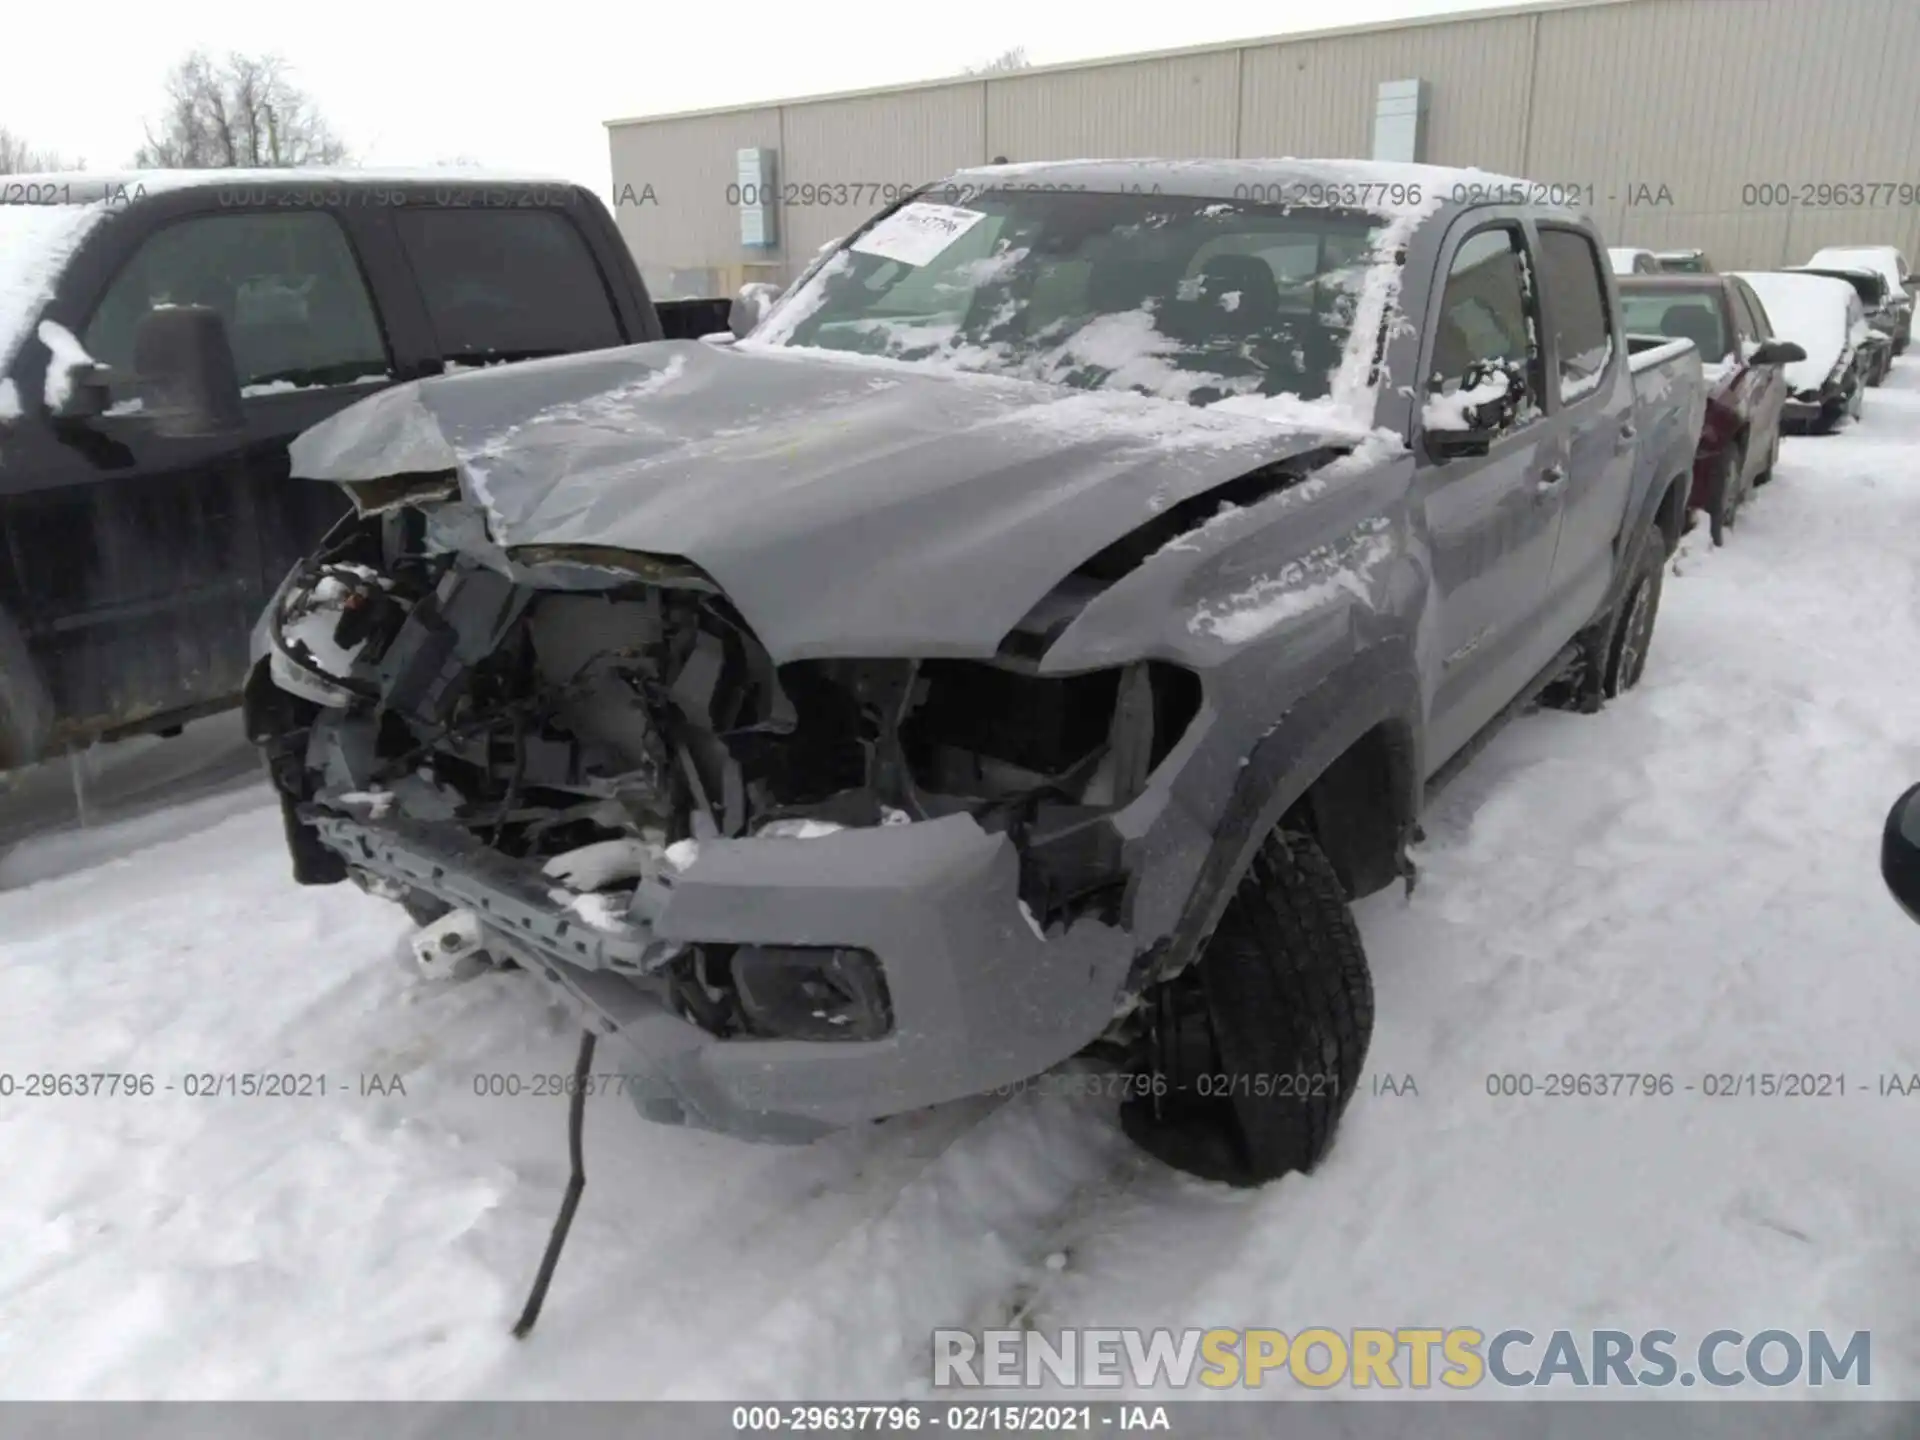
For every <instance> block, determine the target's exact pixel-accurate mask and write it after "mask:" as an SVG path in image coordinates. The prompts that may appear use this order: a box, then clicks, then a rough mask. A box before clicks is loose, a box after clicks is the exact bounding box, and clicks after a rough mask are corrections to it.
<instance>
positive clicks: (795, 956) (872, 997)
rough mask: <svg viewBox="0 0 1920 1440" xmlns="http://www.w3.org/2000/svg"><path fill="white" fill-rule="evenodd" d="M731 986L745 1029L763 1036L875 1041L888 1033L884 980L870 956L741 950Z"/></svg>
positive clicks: (807, 949)
mask: <svg viewBox="0 0 1920 1440" xmlns="http://www.w3.org/2000/svg"><path fill="white" fill-rule="evenodd" d="M733 984H734V990H735V992H736V993H737V994H738V996H739V998H740V1009H741V1011H742V1012H743V1013H744V1015H745V1016H746V1020H747V1024H748V1026H749V1027H750V1028H751V1029H752V1031H753V1032H754V1033H755V1034H756V1035H760V1036H763V1037H772V1038H777V1039H782V1040H878V1039H879V1038H880V1037H881V1036H883V1035H885V1034H886V1033H887V1032H888V1031H889V1030H891V1029H892V1028H893V1004H892V1001H891V999H890V998H889V996H888V994H887V981H886V976H885V975H884V974H883V973H882V972H881V969H880V962H879V960H878V958H877V957H875V956H874V955H873V953H872V952H871V951H867V950H850V949H842V948H839V947H834V946H825V945H742V946H741V947H740V948H739V949H738V950H736V951H735V952H734V954H733Z"/></svg>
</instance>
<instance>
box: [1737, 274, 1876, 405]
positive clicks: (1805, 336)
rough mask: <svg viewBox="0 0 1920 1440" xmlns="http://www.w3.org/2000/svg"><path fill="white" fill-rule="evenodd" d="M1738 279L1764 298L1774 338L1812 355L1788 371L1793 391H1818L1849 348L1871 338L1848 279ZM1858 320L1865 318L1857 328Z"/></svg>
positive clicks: (1748, 276)
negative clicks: (1796, 346)
mask: <svg viewBox="0 0 1920 1440" xmlns="http://www.w3.org/2000/svg"><path fill="white" fill-rule="evenodd" d="M1735 274H1737V275H1738V276H1739V278H1740V279H1742V280H1744V281H1746V282H1747V284H1749V285H1751V286H1752V287H1753V292H1754V294H1756V295H1758V296H1759V297H1760V303H1761V304H1762V305H1763V306H1765V307H1766V311H1767V323H1768V324H1770V325H1771V326H1772V327H1773V333H1774V335H1775V336H1776V337H1777V338H1779V339H1781V340H1791V341H1793V343H1794V344H1796V345H1798V346H1799V347H1800V348H1801V349H1802V350H1805V351H1806V352H1807V358H1806V359H1804V360H1796V361H1794V362H1793V363H1792V364H1791V365H1789V366H1787V385H1788V388H1790V389H1793V390H1812V389H1818V388H1819V387H1820V385H1821V384H1822V383H1824V382H1825V380H1826V378H1827V376H1828V375H1830V374H1832V373H1833V367H1834V366H1835V365H1837V364H1838V363H1839V361H1840V356H1841V354H1842V353H1843V352H1844V351H1845V350H1846V348H1847V347H1848V346H1849V345H1857V344H1859V343H1860V341H1861V340H1863V339H1865V338H1866V332H1867V324H1866V320H1865V318H1864V317H1861V316H1860V296H1859V295H1858V293H1856V292H1855V290H1854V288H1853V287H1852V286H1851V285H1849V284H1847V282H1846V281H1844V280H1835V279H1832V278H1831V277H1829V276H1826V275H1787V274H1783V273H1781V272H1779V271H1772V270H1740V271H1736V272H1735ZM1855 317H1860V318H1859V319H1858V320H1857V323H1856V320H1855Z"/></svg>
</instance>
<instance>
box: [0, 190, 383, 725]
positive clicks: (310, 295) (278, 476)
mask: <svg viewBox="0 0 1920 1440" xmlns="http://www.w3.org/2000/svg"><path fill="white" fill-rule="evenodd" d="M154 203H155V204H156V205H160V206H162V207H163V208H161V209H160V211H159V212H158V213H155V214H148V213H147V212H145V211H143V210H139V209H133V210H129V211H128V212H126V214H124V215H122V216H118V217H116V218H115V219H114V221H113V222H112V227H113V228H112V229H111V231H110V232H109V233H108V234H107V235H106V237H105V240H104V242H102V245H101V246H96V247H95V248H93V249H92V251H91V253H88V254H85V255H84V257H83V258H84V260H85V263H84V264H82V263H81V261H80V260H79V259H77V260H76V263H75V266H74V268H73V271H72V273H70V274H69V276H68V277H67V278H66V279H65V280H63V282H62V286H61V291H60V294H59V296H58V297H57V298H56V302H55V304H54V305H53V306H51V307H49V311H48V317H49V318H52V319H56V320H57V321H59V323H61V324H63V325H65V326H66V327H67V328H69V329H70V330H72V331H74V332H76V334H77V335H78V337H79V339H80V342H81V344H82V345H83V346H84V347H85V349H86V350H87V351H88V353H89V354H90V355H91V356H92V357H93V358H94V359H96V360H98V361H101V362H103V363H105V364H106V365H108V366H109V367H111V368H112V370H113V371H114V372H115V373H116V375H117V377H119V378H118V379H117V380H116V383H115V385H114V386H113V388H112V391H111V393H110V400H111V402H112V404H111V407H110V408H109V410H108V411H107V413H105V414H103V415H99V416H94V417H92V418H88V419H74V420H62V421H56V422H53V423H52V424H51V425H50V427H49V429H48V431H47V432H46V433H47V436H48V440H49V443H48V444H47V445H46V446H45V447H44V448H43V449H42V450H41V451H40V453H39V456H38V457H37V463H36V466H35V472H36V473H35V475H34V481H35V484H36V489H35V490H34V492H33V493H32V494H30V495H22V496H19V497H17V499H16V501H15V503H14V506H13V509H12V511H11V514H10V528H11V529H13V530H14V532H15V536H16V541H17V543H16V547H15V548H16V557H15V558H16V561H17V564H18V566H19V567H20V568H21V569H22V571H23V574H22V585H21V589H22V591H23V593H24V595H25V596H26V597H27V603H28V605H29V607H30V612H31V613H30V614H29V616H28V632H29V645H30V648H31V649H32V651H33V653H34V659H35V662H36V664H37V665H38V667H39V668H40V670H41V672H42V674H43V675H44V676H45V677H46V680H47V683H48V688H49V690H50V691H51V693H52V699H53V703H54V707H55V711H56V715H57V717H58V719H57V724H56V731H55V733H56V735H62V734H64V735H66V736H68V737H82V738H84V737H92V736H96V735H99V734H102V733H108V732H111V731H114V730H118V729H122V728H126V727H130V726H136V725H139V724H141V723H143V722H145V721H148V720H150V719H151V720H155V721H158V720H159V719H160V717H166V718H168V719H173V718H186V717H187V716H189V715H191V714H193V713H198V712H201V711H206V710H213V709H219V708H223V707H224V706H225V705H226V704H229V703H231V701H232V699H233V698H234V697H235V696H236V695H237V694H238V693H239V690H240V688H241V685H242V683H243V682H244V679H245V674H246V666H247V636H248V632H249V630H250V629H251V627H252V624H253V620H254V617H255V616H256V615H258V613H259V611H260V609H261V606H262V605H263V604H264V601H265V598H266V594H267V592H268V589H269V587H270V586H271V585H273V584H274V583H276V582H277V581H278V580H279V579H280V577H281V575H282V574H284V572H285V570H286V568H287V566H288V565H289V564H290V563H291V561H292V559H293V558H294V557H296V556H297V555H298V554H300V553H301V552H302V551H303V550H305V549H306V548H308V547H310V546H311V545H312V543H313V542H314V540H315V539H317V537H318V535H319V534H320V533H322V532H323V531H324V529H325V527H326V526H327V525H328V524H329V523H330V522H331V519H332V517H333V516H335V515H337V514H338V513H339V512H340V511H342V510H343V509H344V508H345V501H344V500H343V498H342V497H341V496H340V495H339V494H338V493H337V492H336V491H334V489H333V487H331V486H305V485H297V484H295V483H294V482H291V481H289V479H288V475H287V471H288V460H287V445H288V442H289V441H291V440H292V438H293V437H294V436H295V435H297V434H298V433H299V432H300V431H302V430H304V429H306V428H307V427H308V426H309V425H312V424H315V423H316V422H318V421H320V420H323V419H325V418H326V417H327V416H329V415H331V414H333V413H334V412H335V411H337V410H339V409H341V408H342V407H343V406H345V405H348V404H350V403H352V402H353V401H354V400H357V399H359V398H360V397H362V396H364V395H366V394H369V393H371V392H372V391H373V390H375V389H377V388H379V387H380V386H382V385H384V384H387V383H389V381H390V379H391V378H392V377H393V374H394V371H395V366H396V360H395V356H394V353H393V350H392V348H391V346H390V345H389V343H388V339H387V336H386V333H385V330H384V327H383V324H382V319H381V315H380V312H379V311H378V309H377V307H376V306H375V303H374V298H373V291H372V288H371V286H370V285H369V284H368V281H367V277H366V274H365V272H364V269H363V265H362V257H361V255H360V254H359V253H357V251H356V247H355V246H354V244H353V243H352V242H351V241H350V239H349V236H348V233H347V229H346V226H345V225H343V223H342V220H341V218H340V217H339V216H337V215H335V214H333V213H329V212H328V211H326V210H323V209H318V208H311V207H309V208H297V209H296V208H261V209H254V210H248V209H244V208H226V207H218V206H217V200H216V196H215V195H214V194H213V193H209V192H202V193H200V194H189V195H187V196H181V197H168V199H167V200H166V201H164V202H154ZM166 304H199V305H207V306H210V307H212V308H213V309H214V310H216V311H217V312H218V313H219V314H220V315H221V317H222V319H223V320H224V322H225V324H226V327H227V335H228V339H229V342H230V344H231V346H232V348H233V351H234V356H235V361H236V368H237V370H238V374H239V379H240V383H241V385H242V387H243V399H242V409H243V411H244V414H245V430H244V432H243V433H241V434H238V435H229V436H220V437H209V438H198V439H191V438H169V437H165V436H161V435H157V434H155V433H154V431H153V429H152V428H151V426H150V425H149V423H148V422H147V420H146V419H145V417H143V416H142V415H141V414H140V413H139V412H138V408H137V399H136V397H135V395H134V391H133V386H132V383H131V371H132V360H133V343H134V331H135V328H136V327H137V326H138V324H139V322H140V321H141V320H142V319H143V318H144V317H145V316H146V314H147V313H148V312H149V310H151V309H153V308H154V307H156V306H159V305H166ZM40 349H41V350H42V355H41V361H42V363H44V361H45V355H44V347H40Z"/></svg>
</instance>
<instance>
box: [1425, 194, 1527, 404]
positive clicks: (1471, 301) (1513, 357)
mask: <svg viewBox="0 0 1920 1440" xmlns="http://www.w3.org/2000/svg"><path fill="white" fill-rule="evenodd" d="M1521 245H1522V241H1521V237H1520V232H1519V231H1518V230H1516V229H1513V228H1511V227H1509V226H1505V225H1499V226H1494V227H1491V228H1489V229H1486V230H1482V231H1480V232H1478V233H1477V234H1474V235H1470V236H1468V237H1467V239H1466V240H1465V241H1463V242H1462V243H1461V245H1460V248H1459V249H1458V250H1456V251H1455V252H1454V255H1453V263H1452V265H1450V266H1449V267H1448V269H1447V284H1446V289H1445V291H1444V292H1442V294H1441V297H1440V323H1439V326H1438V327H1437V329H1436V331H1435V334H1434V345H1433V364H1432V366H1431V367H1430V368H1429V371H1428V375H1429V380H1428V388H1429V389H1430V390H1433V391H1437V392H1441V393H1451V392H1453V391H1455V390H1457V389H1459V388H1460V384H1461V381H1462V380H1464V379H1465V378H1466V373H1467V370H1468V369H1469V368H1470V367H1471V366H1473V365H1474V364H1476V363H1478V362H1482V361H1505V362H1511V363H1515V364H1518V365H1520V366H1522V367H1523V368H1524V370H1525V372H1526V375H1527V383H1528V386H1529V388H1530V389H1531V391H1532V396H1533V399H1534V402H1535V404H1536V405H1537V404H1538V403H1539V400H1538V397H1539V394H1540V360H1539V347H1538V345H1537V344H1536V343H1535V342H1534V340H1533V336H1535V335H1537V334H1538V333H1539V330H1538V320H1537V316H1538V307H1537V305H1536V304H1535V302H1534V298H1533V285H1532V283H1531V277H1530V276H1529V275H1528V272H1527V263H1526V256H1525V254H1524V252H1523V251H1522V249H1521ZM1523 409H1524V407H1523Z"/></svg>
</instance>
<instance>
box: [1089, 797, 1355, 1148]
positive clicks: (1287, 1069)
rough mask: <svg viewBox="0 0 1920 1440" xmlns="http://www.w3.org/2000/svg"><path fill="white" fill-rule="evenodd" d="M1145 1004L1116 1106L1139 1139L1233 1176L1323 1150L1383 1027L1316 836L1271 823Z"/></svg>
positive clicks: (1334, 877) (1352, 931) (1343, 904)
mask: <svg viewBox="0 0 1920 1440" xmlns="http://www.w3.org/2000/svg"><path fill="white" fill-rule="evenodd" d="M1148 1003H1149V1004H1151V1005H1153V1006H1154V1007H1155V1020H1154V1025H1153V1028H1152V1031H1151V1033H1150V1034H1149V1035H1148V1037H1147V1039H1146V1041H1145V1043H1144V1054H1143V1055H1142V1056H1141V1058H1140V1060H1139V1062H1138V1063H1137V1064H1136V1066H1135V1067H1134V1072H1133V1073H1134V1076H1135V1078H1136V1080H1138V1081H1139V1082H1140V1083H1139V1084H1138V1085H1136V1086H1134V1087H1131V1089H1130V1096H1131V1098H1129V1099H1128V1100H1127V1101H1126V1102H1125V1103H1124V1104H1123V1105H1122V1106H1121V1111H1120V1121H1121V1126H1122V1128H1123V1129H1124V1130H1125V1131H1126V1133H1127V1134H1128V1136H1130V1137H1131V1138H1132V1139H1133V1140H1134V1142H1135V1143H1136V1144H1138V1145H1140V1146H1141V1147H1142V1148H1143V1149H1145V1150H1146V1151H1147V1152H1148V1153H1150V1154H1152V1155H1155V1156H1157V1157H1158V1158H1160V1159H1161V1160H1163V1161H1165V1162H1166V1163H1167V1164H1169V1165H1171V1166H1173V1167H1174V1168H1175V1169H1178V1170H1184V1171H1186V1172H1188V1173H1189V1174H1193V1175H1199V1176H1201V1177H1203V1178H1205V1179H1210V1180H1222V1181H1225V1182H1226V1183H1228V1184H1231V1185H1261V1184H1265V1183H1266V1182H1267V1181H1269V1180H1275V1179H1278V1178H1279V1177H1280V1176H1282V1175H1285V1174H1287V1173H1288V1172H1289V1171H1294V1170H1299V1171H1310V1170H1312V1169H1313V1168H1314V1166H1316V1165H1317V1164H1318V1163H1319V1162H1320V1161H1321V1160H1322V1159H1323V1158H1324V1157H1325V1156H1326V1154H1327V1151H1328V1149H1329V1148H1330V1147H1331V1146H1332V1143H1333V1136H1334V1132H1335V1130H1336V1128H1337V1127H1338V1125H1339V1122H1340V1117H1341V1115H1342V1113H1343V1112H1344V1111H1345V1109H1346V1106H1347V1102H1348V1100H1349V1099H1351V1098H1352V1095H1353V1092H1354V1090H1355V1088H1356V1087H1357V1086H1358V1085H1359V1083H1360V1067H1361V1065H1362V1063H1364V1061H1365V1060H1366V1056H1367V1047H1368V1044H1369V1043H1370V1041H1371V1040H1372V1038H1373V977H1372V975H1371V974H1370V973H1369V971H1368V969H1367V958H1366V953H1365V951H1364V950H1363V949H1362V948H1361V944H1360V932H1359V930H1358V928H1356V926H1355V925H1354V923H1353V915H1352V912H1351V911H1350V910H1349V909H1348V907H1347V901H1346V895H1345V893H1344V891H1343V890H1342V888H1341V885H1340V880H1339V877H1338V876H1337V875H1336V874H1335V873H1334V869H1333V866H1332V865H1331V864H1330V863H1329V862H1328V860H1327V858H1326V856H1325V855H1324V854H1322V853H1321V850H1320V847H1319V846H1318V845H1316V844H1315V843H1314V842H1313V840H1312V839H1310V838H1309V837H1307V836H1305V835H1300V834H1293V833H1290V832H1282V831H1276V832H1274V834H1273V835H1272V836H1270V837H1269V838H1268V840H1267V841H1266V843H1265V844H1264V845H1262V846H1261V848H1260V851H1259V853H1258V854H1257V855H1256V856H1255V857H1254V861H1253V864H1252V866H1251V867H1249V869H1248V871H1247V874H1246V877H1245V878H1244V879H1243V880H1242V881H1241V882H1240V887H1239V889H1238V890H1237V891H1236V892H1235V894H1234V897H1233V900H1232V902H1231V903H1230V904H1229V905H1228V907H1227V911H1226V914H1225V915H1224V916H1222V917H1221V920H1220V925H1219V928H1218V929H1217V930H1216V931H1215V932H1214V934H1213V938H1212V939H1211V940H1209V941H1208V942H1207V947H1206V949H1205V951H1204V952H1203V953H1202V954H1201V956H1200V959H1199V960H1198V961H1197V962H1196V963H1195V964H1194V965H1193V966H1192V967H1191V968H1190V969H1189V970H1188V971H1187V972H1185V973H1184V974H1182V975H1179V976H1176V977H1175V978H1174V979H1172V980H1169V981H1166V982H1164V983H1163V984H1162V985H1161V986H1159V987H1157V989H1156V990H1155V991H1154V992H1153V993H1152V994H1151V995H1150V996H1149V999H1148ZM1155 1092H1159V1093H1155Z"/></svg>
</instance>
